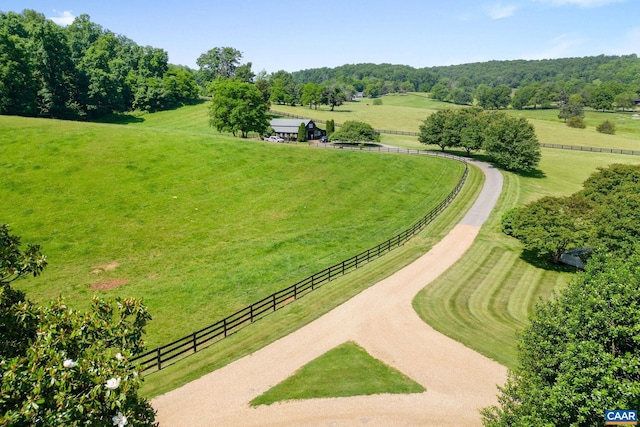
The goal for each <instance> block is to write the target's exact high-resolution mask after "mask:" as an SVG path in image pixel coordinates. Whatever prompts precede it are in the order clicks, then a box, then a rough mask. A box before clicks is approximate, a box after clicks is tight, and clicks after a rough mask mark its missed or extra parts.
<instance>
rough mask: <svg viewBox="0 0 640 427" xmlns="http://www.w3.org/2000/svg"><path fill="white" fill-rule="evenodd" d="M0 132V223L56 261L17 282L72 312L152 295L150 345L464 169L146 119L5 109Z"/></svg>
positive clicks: (280, 279) (443, 187) (255, 295)
mask: <svg viewBox="0 0 640 427" xmlns="http://www.w3.org/2000/svg"><path fill="white" fill-rule="evenodd" d="M196 110H197V108H196V109H187V110H185V111H188V112H191V111H196ZM183 112H184V111H179V112H176V113H174V114H181V113H183ZM151 116H152V115H150V117H151ZM169 116H170V115H169ZM168 121H169V120H168V119H167V118H166V117H165V118H164V119H162V120H160V121H159V122H158V123H161V124H166V123H167V122H168ZM145 122H147V120H145ZM169 126H172V125H169ZM0 128H1V130H0V158H2V159H3V160H2V164H1V165H0V166H1V169H0V174H1V175H0V182H2V187H1V188H0V199H1V200H3V208H2V216H1V218H0V220H2V221H3V222H6V223H9V224H10V226H11V229H12V231H13V232H14V233H16V234H18V235H20V236H22V238H23V241H24V242H33V243H39V244H41V245H42V247H43V251H44V253H45V254H47V256H48V259H49V262H50V265H49V267H48V268H47V269H46V271H45V272H44V275H43V276H42V277H40V278H36V279H28V280H23V281H21V282H20V283H19V287H20V288H22V289H24V290H25V291H27V294H28V296H29V297H30V298H31V299H34V300H40V301H43V300H51V299H54V298H56V297H57V296H58V295H63V296H64V297H65V298H66V299H67V301H68V302H69V303H70V304H71V305H72V306H76V307H83V306H86V305H87V304H88V302H89V299H90V297H91V296H92V295H94V294H97V295H104V296H119V295H121V296H137V297H144V300H145V303H146V304H147V305H148V306H149V310H150V312H151V314H152V316H153V317H154V320H153V321H152V322H151V324H150V326H149V328H148V344H149V346H150V347H154V346H156V345H160V344H164V343H166V342H168V341H171V340H174V339H176V338H178V337H181V336H183V335H186V334H188V333H190V332H191V331H193V330H195V329H197V328H200V327H202V326H205V325H208V324H211V323H213V322H214V321H216V320H218V319H220V318H222V317H224V316H226V315H228V314H231V313H232V312H234V311H236V310H238V309H240V308H242V307H244V306H246V305H247V304H249V303H251V302H254V301H256V300H258V299H260V298H262V297H264V296H266V295H269V294H270V293H272V292H274V291H276V290H279V289H281V288H284V287H286V286H288V285H290V284H292V283H293V282H295V281H297V280H299V279H301V278H303V277H306V276H307V275H309V274H311V273H314V272H316V271H319V270H321V269H323V268H325V267H327V266H329V265H331V264H334V263H336V262H338V261H340V260H342V259H345V258H348V257H350V256H352V255H353V254H355V253H357V252H359V251H361V250H363V249H366V248H368V247H371V246H374V245H376V244H378V243H380V242H382V241H384V240H386V239H387V238H389V237H391V236H393V235H394V234H396V233H398V232H399V231H401V230H403V229H404V228H406V227H408V226H409V225H411V224H412V222H414V221H415V220H417V219H418V218H420V217H421V216H422V215H423V214H425V213H426V212H428V211H429V210H430V209H431V208H432V207H433V206H435V205H436V204H437V203H439V202H440V201H441V200H442V199H444V197H446V195H447V194H448V192H449V191H451V189H452V188H453V186H455V184H456V182H457V180H458V178H459V177H460V176H461V174H462V170H463V166H462V165H461V164H460V163H457V162H451V161H446V160H443V159H436V158H425V157H424V156H421V157H417V156H406V155H404V156H403V155H384V154H378V153H359V152H346V151H345V152H341V151H338V150H317V149H310V148H308V147H306V146H303V145H301V146H285V145H275V144H267V143H262V142H256V141H247V140H240V139H233V138H226V137H221V136H203V135H202V134H201V133H200V130H198V129H196V130H195V131H189V130H178V131H171V130H170V129H169V128H166V129H165V128H162V127H160V128H155V127H153V126H151V125H150V124H147V125H145V126H142V124H140V125H133V124H131V125H127V126H119V125H112V124H87V123H74V122H61V121H52V120H36V119H26V118H17V117H0ZM116 285H117V286H116ZM114 286H115V287H114ZM110 287H113V288H112V289H108V290H101V289H105V288H110ZM92 288H98V289H92Z"/></svg>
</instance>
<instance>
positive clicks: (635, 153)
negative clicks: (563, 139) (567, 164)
mask: <svg viewBox="0 0 640 427" xmlns="http://www.w3.org/2000/svg"><path fill="white" fill-rule="evenodd" d="M540 147H544V148H558V149H561V150H573V151H592V152H594V153H611V154H628V155H631V156H640V151H635V150H623V149H620V148H599V147H583V146H581V145H564V144H545V143H540Z"/></svg>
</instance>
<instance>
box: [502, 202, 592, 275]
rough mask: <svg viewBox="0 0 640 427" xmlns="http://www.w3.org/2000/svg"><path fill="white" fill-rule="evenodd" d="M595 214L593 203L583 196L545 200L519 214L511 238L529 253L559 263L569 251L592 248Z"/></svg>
mask: <svg viewBox="0 0 640 427" xmlns="http://www.w3.org/2000/svg"><path fill="white" fill-rule="evenodd" d="M591 213H592V204H591V203H590V201H589V200H587V199H585V198H583V197H579V196H570V197H562V198H559V197H543V198H542V199H539V200H537V201H535V202H533V203H530V204H528V205H527V206H525V207H522V208H520V209H518V210H517V211H515V213H514V214H513V216H512V219H511V235H512V236H513V237H515V238H517V239H518V240H520V241H521V242H522V244H523V245H524V248H525V249H526V250H528V251H531V252H532V253H534V254H535V255H536V256H538V257H540V258H544V259H547V260H549V261H551V262H553V263H556V264H557V263H558V262H560V256H561V255H562V254H563V253H564V252H565V251H567V250H570V249H581V248H584V247H586V246H587V245H588V242H589V237H590V235H591V232H592V229H593V223H592V222H591Z"/></svg>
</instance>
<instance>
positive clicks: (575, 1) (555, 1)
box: [535, 0, 626, 8]
mask: <svg viewBox="0 0 640 427" xmlns="http://www.w3.org/2000/svg"><path fill="white" fill-rule="evenodd" d="M535 1H537V2H538V3H549V4H552V5H554V6H565V5H574V6H579V7H584V8H589V7H601V6H606V5H608V4H613V3H622V2H625V1H626V0H535Z"/></svg>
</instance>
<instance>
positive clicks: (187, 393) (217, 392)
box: [151, 163, 506, 426]
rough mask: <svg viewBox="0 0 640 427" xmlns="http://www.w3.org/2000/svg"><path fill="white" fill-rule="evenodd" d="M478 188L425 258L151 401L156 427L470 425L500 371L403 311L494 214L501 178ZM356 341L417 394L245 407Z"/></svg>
mask: <svg viewBox="0 0 640 427" xmlns="http://www.w3.org/2000/svg"><path fill="white" fill-rule="evenodd" d="M476 164H477V165H478V166H479V167H480V168H481V169H482V170H483V172H484V173H485V176H486V181H485V185H484V188H483V190H482V191H481V193H480V196H479V197H478V199H477V201H476V202H475V204H474V205H473V207H472V208H471V210H470V211H469V212H468V213H467V215H466V216H465V217H464V219H463V220H462V221H461V222H460V223H459V224H458V225H456V226H455V227H454V229H453V230H452V231H451V232H450V233H449V234H448V235H447V236H446V237H445V238H444V239H443V240H442V241H440V242H439V243H438V244H436V245H435V246H434V247H433V248H432V249H431V250H430V251H429V252H428V253H427V254H425V255H423V256H422V257H420V258H419V259H418V260H416V261H415V262H413V263H412V264H410V265H408V266H407V267H405V268H403V269H402V270H400V271H398V272H396V273H395V274H393V275H392V276H390V277H388V278H387V279H384V280H383V281H381V282H379V283H377V284H376V285H374V286H372V287H370V288H368V289H367V290H365V291H363V292H361V293H360V294H358V295H356V296H355V297H353V298H352V299H350V300H349V301H347V302H345V303H344V304H342V305H340V306H339V307H337V308H336V309H334V310H332V311H330V312H329V313H327V314H325V315H324V316H322V317H320V318H319V319H317V320H315V321H314V322H311V323H309V324H308V325H306V326H304V327H302V328H301V329H299V330H297V331H296V332H293V333H291V334H290V335H288V336H286V337H284V338H281V339H280V340H278V341H276V342H274V343H272V344H270V345H268V346H267V347H264V348H263V349H261V350H259V351H257V352H255V353H253V354H252V355H249V356H246V357H244V358H242V359H239V360H237V361H235V362H233V363H231V364H229V365H227V366H225V367H223V368H221V369H219V370H217V371H214V372H212V373H210V374H207V375H205V376H204V377H202V378H200V379H198V380H195V381H192V382H191V383H189V384H186V385H184V386H183V387H180V388H178V389H176V390H173V391H171V392H169V393H167V394H165V395H162V396H159V397H157V398H155V399H153V400H152V402H151V403H152V405H153V407H154V408H155V409H156V410H157V411H158V416H157V418H158V421H159V422H160V425H161V426H175V425H179V426H217V425H220V426H264V425H273V426H327V425H331V426H354V425H367V426H389V425H412V426H413V425H415V426H421V425H422V426H442V425H449V426H453V425H460V426H479V425H481V422H480V421H481V420H480V415H479V412H478V411H479V409H480V408H482V407H485V406H487V405H491V404H495V403H496V397H495V396H496V393H497V389H496V385H497V384H503V383H504V381H505V379H506V368H505V367H504V366H502V365H500V364H498V363H497V362H495V361H492V360H490V359H487V358H486V357H484V356H482V355H480V354H478V353H476V352H475V351H473V350H470V349H469V348H467V347H465V346H463V345H462V344H460V343H458V342H456V341H454V340H452V339H450V338H448V337H445V336H444V335H442V334H440V333H438V332H436V331H434V330H433V329H432V328H431V327H430V326H428V325H427V324H425V323H424V322H423V321H422V320H421V319H420V318H419V317H418V315H417V314H416V313H415V311H414V310H413V308H412V300H413V298H414V297H415V295H416V294H417V293H418V292H419V291H420V290H421V289H422V288H424V287H425V286H426V285H428V284H429V283H430V282H431V281H433V280H434V279H435V278H437V277H438V276H439V275H440V274H441V273H443V272H444V271H445V270H446V269H447V268H449V267H450V266H451V265H453V263H455V262H456V261H457V260H458V259H459V258H460V257H462V256H463V254H464V253H465V252H466V250H467V249H468V248H469V247H470V246H471V244H472V243H473V241H474V239H475V237H476V236H477V234H478V232H479V230H480V226H481V225H482V223H483V222H484V221H485V220H486V218H487V216H488V215H489V212H490V211H491V209H492V208H493V206H494V205H495V203H496V201H497V199H498V196H499V194H500V191H501V188H502V175H501V174H500V172H499V171H498V170H496V169H494V168H491V167H489V166H488V165H485V164H480V163H476ZM346 341H355V342H357V343H358V344H359V345H360V346H362V347H363V348H364V349H366V350H367V352H369V353H370V354H371V355H372V356H374V357H376V358H378V359H380V360H382V361H383V362H385V363H386V364H388V365H390V366H392V367H394V368H396V369H399V370H400V371H402V372H403V373H404V374H406V375H408V376H409V377H411V378H412V379H414V380H415V381H417V382H419V383H420V384H422V385H423V386H424V387H425V388H426V392H424V393H419V394H411V395H375V396H356V397H348V398H333V399H312V400H302V401H291V402H285V403H278V404H273V405H270V406H260V407H257V408H252V407H250V406H249V402H250V401H251V400H252V399H253V398H255V397H257V396H259V395H260V394H262V393H264V392H265V391H267V390H268V389H270V388H271V387H273V386H274V385H276V384H278V383H279V382H281V381H283V380H285V379H286V378H288V377H289V376H291V375H292V374H293V373H294V372H295V371H296V370H297V369H299V368H300V367H302V366H304V365H305V364H307V363H308V362H310V361H311V360H313V359H315V358H317V357H318V356H320V355H322V354H324V353H325V352H327V351H329V350H330V349H332V348H334V347H336V346H338V345H340V344H342V343H344V342H346Z"/></svg>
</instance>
